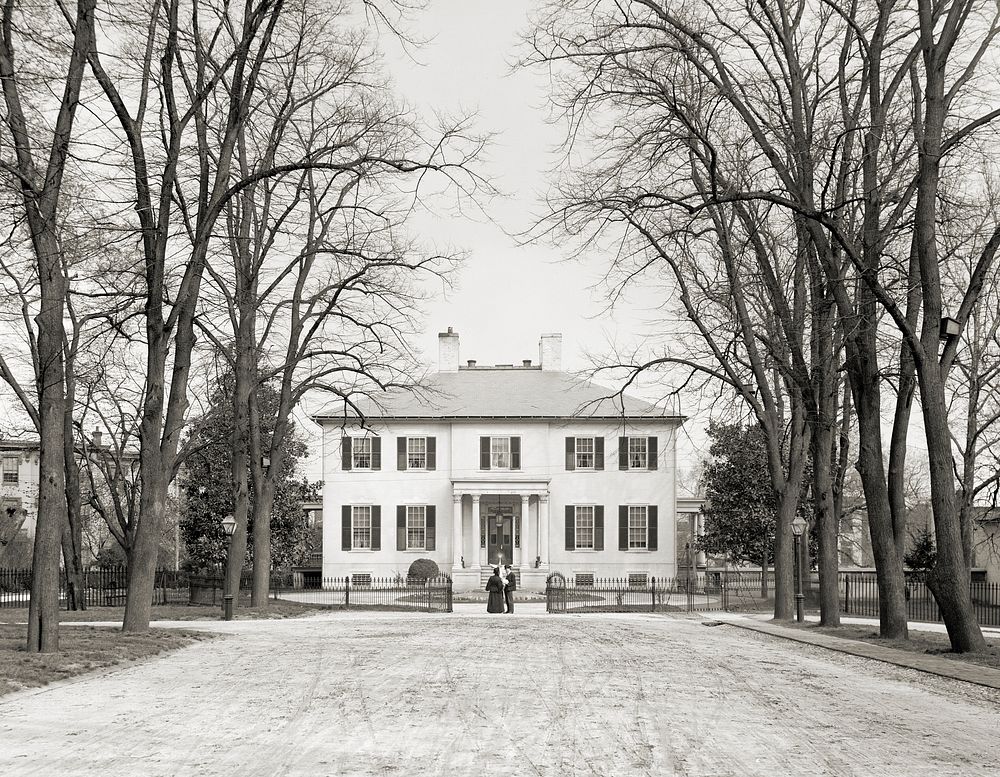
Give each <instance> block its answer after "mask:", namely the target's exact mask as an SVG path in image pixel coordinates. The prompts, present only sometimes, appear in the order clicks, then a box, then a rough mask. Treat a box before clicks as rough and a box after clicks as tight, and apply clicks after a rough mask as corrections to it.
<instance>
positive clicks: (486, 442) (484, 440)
mask: <svg viewBox="0 0 1000 777" xmlns="http://www.w3.org/2000/svg"><path fill="white" fill-rule="evenodd" d="M489 468H490V438H489V437H480V438H479V469H489Z"/></svg>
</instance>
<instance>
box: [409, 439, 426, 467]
mask: <svg viewBox="0 0 1000 777" xmlns="http://www.w3.org/2000/svg"><path fill="white" fill-rule="evenodd" d="M406 468H407V469H426V468H427V438H426V437H407V438H406Z"/></svg>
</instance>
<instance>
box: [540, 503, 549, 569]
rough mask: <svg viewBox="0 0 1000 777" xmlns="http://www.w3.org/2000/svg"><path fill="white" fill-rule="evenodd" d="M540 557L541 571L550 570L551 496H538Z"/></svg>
mask: <svg viewBox="0 0 1000 777" xmlns="http://www.w3.org/2000/svg"><path fill="white" fill-rule="evenodd" d="M538 555H539V556H541V558H542V561H541V566H540V569H548V568H549V495H548V494H539V495H538Z"/></svg>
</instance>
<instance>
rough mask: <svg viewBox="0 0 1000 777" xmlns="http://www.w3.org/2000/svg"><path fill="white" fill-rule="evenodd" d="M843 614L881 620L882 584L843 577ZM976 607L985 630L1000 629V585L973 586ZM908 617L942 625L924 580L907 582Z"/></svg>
mask: <svg viewBox="0 0 1000 777" xmlns="http://www.w3.org/2000/svg"><path fill="white" fill-rule="evenodd" d="M839 585H840V604H841V608H840V611H841V612H842V613H844V614H845V615H859V616H868V617H874V618H877V617H878V580H877V578H876V577H875V575H870V574H851V573H841V575H840V579H839ZM969 592H970V593H971V594H972V607H973V609H974V610H975V613H976V619H977V620H978V621H979V624H980V625H981V626H1000V584H997V583H986V582H979V581H974V582H972V583H970V584H969ZM905 593H906V617H907V619H908V620H911V621H928V622H939V623H940V622H941V621H942V620H943V618H942V617H941V611H940V610H939V609H938V606H937V602H936V601H935V600H934V594H932V593H931V590H930V589H929V588H928V587H927V584H926V583H924V582H923V581H922V580H918V579H915V578H913V577H908V578H907V580H906V591H905Z"/></svg>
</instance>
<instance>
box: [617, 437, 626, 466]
mask: <svg viewBox="0 0 1000 777" xmlns="http://www.w3.org/2000/svg"><path fill="white" fill-rule="evenodd" d="M618 469H628V437H619V438H618Z"/></svg>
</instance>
